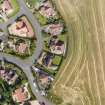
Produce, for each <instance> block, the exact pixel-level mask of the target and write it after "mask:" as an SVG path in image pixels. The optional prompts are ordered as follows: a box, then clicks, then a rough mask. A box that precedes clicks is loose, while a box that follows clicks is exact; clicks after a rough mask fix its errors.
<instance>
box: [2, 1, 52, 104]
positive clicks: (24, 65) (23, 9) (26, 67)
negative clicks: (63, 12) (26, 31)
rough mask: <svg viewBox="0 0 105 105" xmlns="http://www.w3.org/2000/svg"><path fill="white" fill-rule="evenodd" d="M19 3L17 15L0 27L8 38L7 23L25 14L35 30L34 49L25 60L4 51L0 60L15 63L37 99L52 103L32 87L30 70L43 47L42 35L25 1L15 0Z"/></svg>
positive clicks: (32, 79) (32, 78)
mask: <svg viewBox="0 0 105 105" xmlns="http://www.w3.org/2000/svg"><path fill="white" fill-rule="evenodd" d="M17 1H18V3H19V5H20V10H19V12H18V13H17V15H16V16H15V17H11V18H10V19H9V20H8V21H7V22H4V23H1V24H0V28H1V29H2V30H3V31H4V33H5V38H3V39H5V40H8V39H7V37H8V35H9V34H8V30H7V27H8V25H9V24H12V23H13V22H15V20H16V19H17V18H18V17H20V16H21V15H26V16H27V18H28V19H29V21H30V22H31V24H32V26H33V28H34V30H35V36H36V38H37V43H36V46H37V47H36V50H35V51H34V54H33V55H32V57H30V58H29V59H27V60H26V61H23V60H21V59H20V58H17V57H15V56H12V55H8V54H4V53H0V60H2V59H4V58H5V59H6V61H8V62H11V63H14V64H16V65H17V66H18V67H20V68H21V69H22V70H23V72H24V73H25V74H26V76H27V78H28V81H29V84H30V86H31V89H32V92H33V94H34V95H35V96H36V98H37V100H38V101H41V102H42V101H43V102H45V105H53V104H52V103H51V102H49V101H48V100H47V99H46V98H45V97H43V96H41V94H40V91H37V90H38V87H36V88H37V89H36V88H35V87H34V84H33V81H34V77H33V75H32V72H31V66H32V65H33V63H34V61H35V60H36V59H37V58H38V56H39V54H40V52H41V50H42V48H43V39H42V35H41V27H40V25H39V23H38V22H37V20H36V19H35V17H34V16H33V14H32V13H31V12H30V10H29V9H28V7H27V6H26V4H25V2H24V1H23V0H17Z"/></svg>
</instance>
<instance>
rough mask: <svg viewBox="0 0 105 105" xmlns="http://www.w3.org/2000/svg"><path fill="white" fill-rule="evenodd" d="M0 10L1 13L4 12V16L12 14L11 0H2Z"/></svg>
mask: <svg viewBox="0 0 105 105" xmlns="http://www.w3.org/2000/svg"><path fill="white" fill-rule="evenodd" d="M1 8H2V10H3V12H5V13H6V14H9V13H11V12H13V8H12V5H11V0H4V1H3V3H2V4H1Z"/></svg>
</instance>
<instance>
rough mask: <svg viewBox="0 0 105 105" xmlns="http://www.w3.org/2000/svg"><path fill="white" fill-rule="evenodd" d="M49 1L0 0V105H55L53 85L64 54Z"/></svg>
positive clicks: (60, 24) (58, 20)
mask: <svg viewBox="0 0 105 105" xmlns="http://www.w3.org/2000/svg"><path fill="white" fill-rule="evenodd" d="M67 44H68V42H67V28H66V25H65V21H64V19H63V17H62V16H61V14H60V12H59V11H58V9H57V7H56V5H55V4H54V2H52V1H51V0H0V105H55V104H56V105H58V104H61V103H62V99H61V98H60V97H59V96H57V95H55V94H54V93H53V92H52V88H53V83H54V81H55V77H56V74H57V73H58V71H59V69H60V67H61V65H62V62H63V60H64V59H65V57H66V53H67Z"/></svg>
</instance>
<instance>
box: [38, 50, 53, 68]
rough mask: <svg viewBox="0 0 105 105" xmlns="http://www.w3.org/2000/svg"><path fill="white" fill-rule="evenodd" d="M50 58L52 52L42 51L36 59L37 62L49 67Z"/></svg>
mask: <svg viewBox="0 0 105 105" xmlns="http://www.w3.org/2000/svg"><path fill="white" fill-rule="evenodd" d="M52 58H53V54H51V53H46V52H43V53H42V54H41V56H40V57H39V59H38V63H39V64H41V65H43V66H45V67H48V68H49V67H50V66H51V64H52Z"/></svg>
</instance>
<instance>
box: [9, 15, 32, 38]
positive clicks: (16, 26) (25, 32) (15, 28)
mask: <svg viewBox="0 0 105 105" xmlns="http://www.w3.org/2000/svg"><path fill="white" fill-rule="evenodd" d="M8 30H9V33H10V34H11V35H15V36H19V37H25V38H33V37H34V31H33V28H32V26H31V24H30V23H29V21H28V20H27V18H26V17H25V16H22V17H21V18H19V19H18V20H17V21H16V22H15V23H13V24H12V25H10V26H9V27H8Z"/></svg>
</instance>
